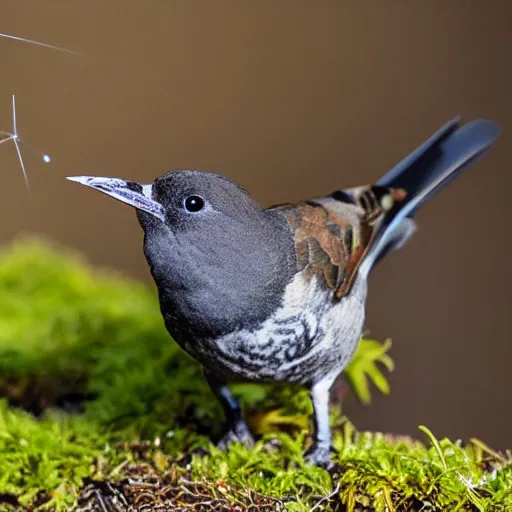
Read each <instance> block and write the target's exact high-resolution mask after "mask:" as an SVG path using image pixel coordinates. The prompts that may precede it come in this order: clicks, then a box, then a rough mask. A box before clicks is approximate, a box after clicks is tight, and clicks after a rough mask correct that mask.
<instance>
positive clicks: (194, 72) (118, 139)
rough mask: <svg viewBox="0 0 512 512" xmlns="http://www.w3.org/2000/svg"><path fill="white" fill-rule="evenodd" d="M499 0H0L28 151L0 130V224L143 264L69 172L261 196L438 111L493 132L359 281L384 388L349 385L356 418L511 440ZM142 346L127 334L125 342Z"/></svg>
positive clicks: (5, 70)
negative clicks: (0, 138)
mask: <svg viewBox="0 0 512 512" xmlns="http://www.w3.org/2000/svg"><path fill="white" fill-rule="evenodd" d="M511 27H512V3H511V2H458V3H455V2H450V3H447V2H444V3H442V2H423V3H418V2H414V3H412V2H405V1H396V2H370V3H368V2H367V3H364V6H363V4H359V5H357V4H356V3H355V2H350V3H349V2H337V1H320V2H306V1H294V0H288V1H280V2H273V1H259V2H256V1H252V2H249V1H246V2H237V1H234V0H233V1H219V0H217V1H216V2H208V1H196V2H190V1H185V0H182V1H167V2H164V1H155V0H153V1H147V2H143V1H142V0H139V1H135V0H132V1H127V0H124V1H120V0H119V1H114V0H96V1H87V2H86V1H81V2H79V1H73V2H70V1H69V0H60V1H57V0H47V1H45V2H37V1H35V0H33V1H22V0H8V1H6V0H0V31H1V32H6V33H9V34H13V35H17V36H23V37H27V38H32V39H37V40H40V41H44V42H48V43H52V44H56V45H60V46H64V47H67V48H71V49H74V50H78V51H80V52H83V53H85V54H86V56H75V55H69V54H65V53H61V52H57V51H52V50H49V49H45V48H39V47H36V46H32V45H28V44H24V43H21V42H16V41H8V40H5V39H0V59H1V60H0V62H1V64H2V66H1V80H0V129H3V130H10V126H11V111H10V101H11V94H12V93H15V94H16V98H17V102H18V128H19V132H20V136H21V137H22V138H23V139H25V140H26V141H28V142H29V143H30V144H32V145H34V146H37V147H38V148H40V149H41V150H44V151H45V152H47V153H49V154H51V155H52V156H53V159H54V160H53V162H52V163H51V164H50V165H45V164H43V163H42V162H41V161H40V159H38V157H37V156H35V155H33V154H30V153H29V152H25V163H26V165H27V170H28V173H29V177H30V182H31V188H32V195H31V196H29V195H28V194H27V190H26V189H25V185H24V182H23V178H22V175H21V171H20V170H19V165H18V164H17V160H16V156H15V152H14V147H13V146H12V145H10V144H4V145H2V146H0V171H1V177H2V191H3V193H2V198H1V201H0V214H1V218H2V219H3V221H2V222H1V224H0V242H1V243H3V244H5V243H8V242H9V241H10V240H11V239H13V238H14V237H16V236H17V235H19V234H20V233H26V232H30V233H40V234H44V235H46V236H49V237H51V238H52V239H54V240H57V241H59V242H61V243H64V244H67V245H69V246H72V247H74V248H77V249H79V250H82V251H84V252H86V253H87V255H88V256H89V258H90V259H91V260H92V261H93V262H94V263H95V264H98V265H107V266H110V267H114V268H116V269H118V270H120V271H121V272H123V273H125V274H126V275H129V276H133V277H136V278H138V279H142V280H145V281H147V282H148V283H149V282H150V281H149V273H148V270H147V267H146V263H145V260H144V257H143V254H142V250H141V242H142V233H141V231H140V229H139V227H138V224H137V221H136V218H135V214H134V212H133V211H132V210H130V209H129V208H128V207H126V206H123V205H121V204H119V203H117V202H115V201H113V200H111V199H108V198H107V197H105V196H103V195H101V194H98V193H95V192H93V191H90V190H87V189H85V188H83V187H80V186H78V185H76V184H73V183H70V182H67V181H66V180H65V179H64V177H65V176H67V175H79V174H94V175H113V176H120V177H125V178H129V179H133V180H137V181H140V182H150V181H152V180H153V178H154V177H156V176H157V175H160V174H163V173H164V172H166V171H167V170H170V169H174V168H198V169H203V170H209V171H216V172H221V173H223V174H225V175H227V176H229V177H231V178H233V179H234V180H236V181H238V182H239V183H240V184H242V185H243V186H245V187H246V188H248V189H249V190H250V191H251V192H252V193H253V194H254V196H255V197H256V198H257V199H258V200H259V201H261V202H262V203H263V204H265V205H269V204H272V203H278V202H282V201H286V200H298V199H302V198H307V197H310V196H317V195H319V194H323V193H326V192H329V191H331V190H333V189H335V188H339V187H340V186H352V185H357V184H363V183H367V182H372V181H373V180H375V179H376V178H378V177H379V176H380V175H381V174H382V173H383V172H385V171H386V170H387V169H388V168H390V167H391V166H392V165H394V164H395V163H396V162H397V161H398V160H400V159H401V158H402V157H404V156H406V155H407V153H408V152H409V151H411V150H412V149H413V148H414V147H415V146H417V145H418V144H420V143H421V142H423V140H424V139H426V138H427V137H429V136H430V135H431V133H433V132H434V131H435V130H436V129H437V128H438V127H440V126H441V125H442V124H443V123H444V122H446V121H447V120H448V119H449V118H451V117H452V116H454V115H461V116H463V117H464V118H465V119H471V118H476V117H487V118H490V119H492V120H494V121H496V122H498V123H499V124H500V125H501V126H502V129H503V135H502V137H501V139H500V140H499V142H498V144H497V145H496V146H495V147H494V149H493V150H492V151H491V152H490V153H489V154H488V155H487V156H486V157H485V158H484V159H482V160H481V161H480V162H479V163H478V164H477V165H475V166H474V167H473V168H472V169H471V170H470V172H468V173H467V174H465V175H464V176H463V177H462V178H461V179H459V180H458V181H457V182H456V184H454V185H452V186H450V187H449V188H448V189H446V190H445V191H444V192H443V193H442V194H441V195H439V196H437V197H436V198H435V200H434V201H433V202H432V203H430V204H429V205H428V206H427V207H426V208H425V209H424V210H422V212H421V213H420V215H419V217H418V220H419V222H420V227H421V228H420V231H419V233H418V234H417V236H416V237H414V239H413V241H412V242H410V244H409V245H408V246H407V247H406V248H405V249H404V250H402V251H401V252H400V253H396V254H394V255H393V257H392V258H390V259H389V260H388V261H387V262H386V263H384V264H382V265H381V266H379V268H378V270H377V271H376V272H375V273H374V275H373V277H372V280H371V289H370V298H369V304H368V327H369V328H370V329H371V331H372V334H373V335H375V336H376V337H378V338H379V339H384V338H385V337H388V336H389V337H391V338H393V341H394V346H393V355H394V357H395V359H396V363H397V368H396V371H395V372H394V373H393V375H392V378H391V384H392V394H391V395H390V396H388V397H384V396H381V395H379V394H378V393H376V394H375V403H374V404H373V406H372V407H369V408H364V407H362V406H360V405H359V404H357V403H355V402H354V401H349V404H348V405H347V409H348V412H349V414H350V416H351V418H352V419H353V421H354V422H355V423H356V425H357V426H358V427H360V428H371V429H378V430H382V431H394V432H398V433H412V434H417V430H416V427H417V425H418V424H423V423H425V424H427V425H428V426H429V427H430V428H432V430H433V431H434V433H435V434H437V435H439V436H443V435H448V436H452V437H463V438H467V437H470V436H478V437H481V438H484V439H485V440H486V441H488V442H489V443H490V444H492V445H494V446H496V447H498V448H504V447H505V446H508V447H510V446H512V432H511V427H510V424H509V421H510V409H511V406H512V398H511V393H510V391H509V388H510V377H509V375H508V371H509V369H510V362H511V358H512V342H511V340H510V335H509V321H510V318H509V316H508V315H509V314H510V310H511V308H510V306H511V299H510V290H511V288H512V278H511V271H510V265H509V255H508V252H509V247H510V243H509V240H508V239H507V236H508V232H509V229H510V221H511V220H512V216H511V213H512V203H511V201H510V191H511V189H512V170H511V165H512V144H511V142H512V139H511V137H512V100H511V98H510V96H511V94H512V84H511V81H510V72H509V69H510V55H511V52H512V28H511ZM141 342H143V340H141Z"/></svg>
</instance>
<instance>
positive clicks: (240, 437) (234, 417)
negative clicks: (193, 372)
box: [205, 372, 254, 449]
mask: <svg viewBox="0 0 512 512" xmlns="http://www.w3.org/2000/svg"><path fill="white" fill-rule="evenodd" d="M205 379H206V382H207V383H208V385H209V386H210V389H211V391H212V393H213V394H214V395H215V396H216V397H217V399H218V400H219V402H220V404H221V405H222V408H223V409H224V414H225V416H226V422H227V428H226V433H225V434H224V436H223V437H222V439H221V440H220V441H219V447H220V448H222V449H226V448H228V447H229V445H230V444H231V443H234V442H240V443H243V444H245V445H246V446H248V447H252V446H254V439H253V437H252V435H251V432H250V430H249V427H248V426H247V423H245V421H244V419H243V416H242V411H241V409H240V405H239V403H238V402H237V401H236V400H235V398H234V397H233V395H232V394H231V391H229V389H228V387H227V385H226V383H225V382H222V381H220V380H218V379H217V378H216V377H214V376H213V375H212V374H211V373H208V372H205Z"/></svg>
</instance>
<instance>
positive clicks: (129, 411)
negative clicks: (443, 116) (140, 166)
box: [0, 240, 512, 511]
mask: <svg viewBox="0 0 512 512" xmlns="http://www.w3.org/2000/svg"><path fill="white" fill-rule="evenodd" d="M0 312H1V313H0V396H2V397H3V400H2V401H1V402H0V510H4V509H6V510H11V509H13V508H21V507H22V506H27V507H29V508H54V509H56V510H67V509H69V508H70V507H72V506H73V505H76V503H77V502H78V503H79V508H81V509H84V510H85V509H86V508H87V507H90V506H91V505H92V504H93V503H96V506H97V507H100V502H101V505H102V506H103V507H106V509H107V510H125V509H127V508H128V505H132V506H133V507H139V508H140V509H141V510H142V509H143V508H142V507H143V506H147V505H151V506H153V507H155V506H156V505H158V504H161V505H164V506H167V507H168V509H169V510H171V509H172V508H170V507H171V506H174V507H177V506H178V504H181V505H180V506H181V507H182V508H181V509H180V510H233V509H234V507H235V506H236V505H237V504H238V505H239V506H240V507H241V508H240V510H244V509H251V508H250V507H251V506H252V507H253V508H252V509H251V510H280V509H281V510H285V509H286V510H290V511H303V510H304V511H305V510H310V509H313V508H315V507H316V508H315V510H341V509H342V508H341V507H342V504H343V507H346V509H348V510H356V509H360V510H362V509H363V508H364V507H367V508H368V507H373V508H375V509H376V510H385V509H386V508H387V509H388V510H393V509H395V510H415V509H416V510H419V509H420V508H421V507H422V506H423V507H424V508H423V510H456V509H458V510H507V509H512V496H511V495H512V466H511V464H510V454H509V453H507V454H505V455H502V454H497V453H494V452H492V450H490V449H489V448H487V447H486V446H484V445H482V443H479V442H478V441H472V442H470V443H469V444H467V445H465V446H462V445H461V444H460V443H455V442H451V441H449V440H446V439H444V440H440V441H438V440H436V438H435V437H434V436H433V435H432V434H431V433H430V432H429V431H428V430H427V429H423V434H424V441H425V443H420V442H419V441H413V440H411V439H396V438H388V437H385V436H383V435H380V434H371V433H358V432H355V431H354V429H353V428H352V427H351V425H350V423H349V422H348V421H347V420H346V419H344V418H343V417H342V416H341V414H340V412H339V411H335V410H333V418H332V420H333V423H334V425H335V439H334V443H335V447H336V448H337V449H338V453H337V455H336V456H335V461H336V466H335V468H334V469H333V470H332V471H331V472H327V471H325V470H322V469H319V468H314V467H307V466H305V465H304V462H303V458H302V453H303V450H304V446H305V445H306V444H307V443H308V442H309V438H308V436H307V428H308V417H309V415H310V413H311V404H310V402H309V399H308V397H307V393H306V392H305V391H304V390H299V389H297V388H294V387H290V386H256V385H237V386H233V391H234V392H235V393H236V394H237V395H238V396H240V397H241V400H242V402H243V404H244V407H245V409H246V411H247V413H248V416H249V418H250V419H251V426H252V427H253V428H254V429H255V430H256V431H257V432H259V433H261V434H262V438H261V440H260V441H258V443H257V446H256V448H255V449H254V450H247V449H245V448H244V447H242V446H234V447H233V448H232V449H230V450H229V451H228V452H227V453H223V452H221V451H219V450H217V449H216V448H215V447H214V446H213V445H212V444H211V442H210V439H211V436H215V435H216V434H219V433H220V429H221V425H222V415H221V411H220V408H219V407H218V405H217V404H216V402H215V401H214V400H212V397H211V394H210V392H209V391H208V389H207V387H206V385H205V384H204V382H203V379H202V373H201V369H200V367H199V365H198V364H197V363H195V362H194V361H193V360H192V359H191V358H190V357H188V356H187V355H186V354H184V353H183V352H182V351H181V350H180V349H179V348H178V347H177V346H176V345H175V344H174V343H173V342H172V341H171V340H170V339H169V337H168V335H167V333H166V331H165V329H164V327H163V322H162V319H161V317H160V313H159V307H158V304H157V300H156V298H155V296H154V294H153V293H152V291H151V290H149V289H148V288H147V287H145V286H143V285H141V284H138V283H135V282H131V281H129V280H126V279H122V278H120V277H114V276H113V275H112V274H111V273H109V274H101V273H98V272H97V271H92V270H91V269H89V268H88V267H87V265H86V264H85V263H84V262H83V261H81V259H80V257H79V256H77V255H70V254H69V253H68V252H66V251H62V250H58V251H56V250H53V249H51V248H50V247H49V246H47V245H45V244H42V243H40V242H35V241H30V240H24V241H21V242H19V243H17V244H15V245H14V246H13V247H10V248H8V249H7V250H5V251H4V252H3V253H2V254H0ZM389 346H390V344H389V342H386V343H385V344H380V343H379V342H377V341H375V340H365V341H364V342H363V343H362V344H361V345H360V348H359V350H358V353H357V354H356V357H355V359H354V361H353V363H352V364H351V366H350V368H349V369H348V371H347V377H348V379H347V380H348V382H349V383H350V385H351V388H352V390H353V391H354V392H355V393H356V394H357V395H358V396H359V397H360V399H361V400H362V401H364V402H369V401H370V390H369V385H368V383H369V382H370V381H371V382H373V383H374V384H375V385H376V387H377V388H378V389H380V390H381V391H382V392H385V393H387V392H389V387H388V384H387V381H386V379H385V377H384V375H383V374H382V373H381V372H380V370H379V369H378V365H377V363H378V364H380V365H383V366H384V367H385V368H387V369H388V370H391V369H392V361H391V359H390V358H389V356H388V355H387V351H388V349H389ZM26 411H31V412H26ZM65 411H67V412H65ZM124 501H126V507H125V508H122V506H124V505H122V503H124ZM116 503H117V504H121V505H119V506H120V507H121V508H115V507H117V506H118V505H116ZM201 503H202V505H201ZM251 504H252V505H251ZM428 507H430V508H428ZM457 507H458V508H457Z"/></svg>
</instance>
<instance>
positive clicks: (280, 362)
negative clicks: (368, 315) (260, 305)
mask: <svg viewBox="0 0 512 512" xmlns="http://www.w3.org/2000/svg"><path fill="white" fill-rule="evenodd" d="M365 298H366V283H363V282H359V283H358V284H357V286H355V287H354V289H353V290H352V293H351V294H350V296H348V297H345V298H344V299H342V300H341V301H340V300H334V299H333V294H332V290H326V289H325V287H323V286H322V285H321V282H320V281H318V280H316V278H313V279H308V278H305V277H304V276H303V275H302V274H297V275H296V277H295V278H294V280H293V281H292V282H291V283H290V284H289V285H288V286H287V288H286V290H285V293H284V296H283V300H282V304H281V306H280V307H279V308H278V309H276V311H275V312H274V313H273V314H272V315H270V316H269V317H268V318H267V319H266V320H264V321H263V322H261V324H260V325H259V326H256V327H253V328H251V329H238V330H236V331H233V332H231V333H229V334H226V335H223V336H219V337H214V338H209V339H204V340H201V342H199V343H198V342H193V343H190V344H187V345H188V346H186V347H184V348H185V349H186V350H187V351H188V352H190V353H191V355H193V356H194V357H196V358H197V359H198V360H199V361H200V362H201V363H203V365H205V366H206V367H207V368H209V369H210V370H211V371H213V372H214V373H217V374H218V375H220V376H222V377H224V378H227V379H240V380H249V381H278V382H279V381H283V382H296V383H299V384H307V383H310V382H313V381H315V380H316V379H318V378H321V377H322V376H323V375H327V374H329V373H331V372H340V371H341V370H342V369H343V368H344V367H345V366H346V364H347V363H348V361H349V360H350V357H351V356H352V354H353V352H354V350H355V348H356V346H357V343H358V341H359V339H360V336H361V332H362V328H363V322H364V302H365Z"/></svg>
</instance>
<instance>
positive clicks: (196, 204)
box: [183, 196, 204, 213]
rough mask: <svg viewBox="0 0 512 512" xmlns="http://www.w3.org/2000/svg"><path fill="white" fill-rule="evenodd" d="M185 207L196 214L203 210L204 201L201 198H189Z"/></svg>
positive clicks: (185, 202)
mask: <svg viewBox="0 0 512 512" xmlns="http://www.w3.org/2000/svg"><path fill="white" fill-rule="evenodd" d="M183 205H184V206H185V210H187V211H188V212H191V213H196V212H198V211H199V210H202V209H203V207H204V199H203V198H202V197H200V196H188V197H187V198H186V199H185V201H183Z"/></svg>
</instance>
